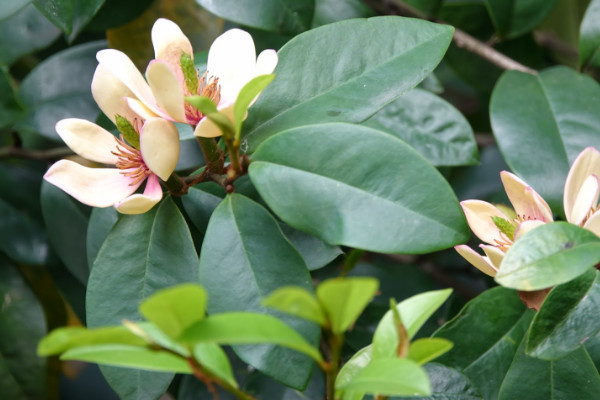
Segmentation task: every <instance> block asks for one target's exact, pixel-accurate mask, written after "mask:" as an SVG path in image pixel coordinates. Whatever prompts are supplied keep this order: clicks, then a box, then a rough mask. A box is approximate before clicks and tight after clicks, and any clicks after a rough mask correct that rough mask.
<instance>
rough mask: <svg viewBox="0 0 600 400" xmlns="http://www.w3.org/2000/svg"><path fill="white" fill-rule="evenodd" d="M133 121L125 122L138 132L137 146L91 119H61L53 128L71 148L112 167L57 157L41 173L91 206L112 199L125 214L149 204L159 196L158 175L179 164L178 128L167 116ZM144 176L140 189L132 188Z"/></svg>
mask: <svg viewBox="0 0 600 400" xmlns="http://www.w3.org/2000/svg"><path fill="white" fill-rule="evenodd" d="M121 118H123V119H125V118H124V117H121ZM125 121H126V120H125ZM129 122H131V121H129ZM132 122H133V123H131V124H129V126H130V127H132V129H133V130H134V132H133V133H134V134H137V135H139V149H138V148H136V146H134V145H133V144H132V143H129V144H128V143H127V142H126V141H125V139H123V135H122V136H121V138H120V139H119V138H116V137H115V136H113V135H112V134H111V133H110V132H108V131H106V130H105V129H103V128H101V127H99V126H98V125H96V124H94V123H92V122H89V121H86V120H82V119H77V118H70V119H63V120H61V121H59V122H58V123H57V124H56V131H57V132H58V134H59V136H60V137H61V138H62V139H63V140H64V142H65V143H66V144H67V146H69V147H70V148H71V150H73V151H74V152H75V153H77V154H78V155H80V156H81V157H84V158H86V159H88V160H91V161H95V162H99V163H104V164H113V165H115V166H116V168H89V167H84V166H83V165H80V164H78V163H76V162H74V161H70V160H60V161H58V162H56V163H54V164H53V165H52V166H51V167H50V169H49V170H48V172H46V174H45V175H44V179H45V180H46V181H48V182H50V183H52V184H53V185H55V186H58V187H59V188H61V189H62V190H64V191H65V192H67V193H68V194H70V195H71V196H73V197H74V198H76V199H77V200H79V201H80V202H82V203H84V204H87V205H90V206H94V207H109V206H111V205H114V207H115V208H116V209H117V210H118V211H119V212H121V213H124V214H141V213H144V212H146V211H148V210H150V209H151V208H152V207H153V206H154V205H155V204H156V203H158V202H159V201H160V199H161V198H162V188H161V186H160V182H159V180H158V178H160V179H162V180H166V179H168V177H169V176H170V175H171V173H172V172H173V170H174V169H175V165H176V164H177V159H178V157H179V132H178V131H177V128H175V126H174V125H173V124H172V123H171V122H169V121H166V120H164V119H161V118H150V119H148V120H146V121H142V120H139V119H137V120H133V121H132ZM131 141H135V140H134V139H132V140H131ZM144 181H145V182H146V186H145V188H144V191H143V193H137V194H136V193H135V192H136V190H137V189H138V188H139V187H140V186H141V185H142V183H144Z"/></svg>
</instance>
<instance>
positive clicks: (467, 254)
mask: <svg viewBox="0 0 600 400" xmlns="http://www.w3.org/2000/svg"><path fill="white" fill-rule="evenodd" d="M454 249H455V250H456V251H457V252H458V254H460V255H461V256H462V257H463V258H464V259H465V260H467V261H468V262H470V263H471V264H472V265H473V266H474V267H475V268H477V269H478V270H480V271H481V272H483V273H484V274H486V275H489V276H496V272H498V271H497V270H496V268H495V267H494V266H493V265H492V263H491V262H490V260H489V258H487V257H483V256H481V255H480V254H479V253H477V252H476V251H475V250H473V249H472V248H470V247H469V246H467V245H464V244H461V245H460V246H455V247H454Z"/></svg>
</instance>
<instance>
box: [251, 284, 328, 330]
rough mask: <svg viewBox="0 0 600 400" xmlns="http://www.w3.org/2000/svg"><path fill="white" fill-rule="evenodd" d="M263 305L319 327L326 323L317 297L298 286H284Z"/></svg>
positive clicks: (266, 299)
mask: <svg viewBox="0 0 600 400" xmlns="http://www.w3.org/2000/svg"><path fill="white" fill-rule="evenodd" d="M262 304H263V305H264V306H266V307H270V308H274V309H276V310H279V311H282V312H284V313H286V314H290V315H295V316H296V317H300V318H304V319H307V320H309V321H313V322H316V323H317V324H319V325H324V324H325V321H326V319H325V315H324V314H323V310H321V305H320V304H319V302H318V301H317V299H316V298H315V296H314V295H313V294H312V293H310V292H309V291H307V290H305V289H302V288H300V287H297V286H284V287H282V288H279V289H277V290H275V291H273V292H271V294H269V296H268V297H266V298H265V299H264V300H263V302H262Z"/></svg>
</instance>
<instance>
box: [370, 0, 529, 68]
mask: <svg viewBox="0 0 600 400" xmlns="http://www.w3.org/2000/svg"><path fill="white" fill-rule="evenodd" d="M363 2H364V3H366V4H367V5H368V6H369V7H371V8H372V9H374V10H376V11H378V12H382V13H386V14H396V15H403V16H405V17H413V18H420V19H425V20H429V21H433V22H437V23H440V24H447V23H446V22H444V21H442V20H440V19H437V18H430V17H428V16H427V15H425V14H424V13H422V12H421V11H419V10H416V9H414V8H412V7H411V6H409V5H407V4H406V3H404V2H403V1H402V0H363ZM447 25H448V24H447ZM452 40H453V41H454V43H455V44H456V45H457V46H458V47H460V48H463V49H465V50H467V51H470V52H471V53H473V54H476V55H478V56H479V57H481V58H483V59H484V60H487V61H488V62H489V63H491V64H494V65H495V66H497V67H500V68H502V69H505V70H516V71H521V72H526V73H528V74H533V75H535V74H537V71H536V70H534V69H532V68H529V67H527V66H525V65H523V64H521V63H519V62H518V61H515V60H513V59H512V58H510V57H507V56H505V55H504V54H502V53H500V52H499V51H497V50H495V49H494V48H493V47H491V46H489V45H487V44H485V43H484V42H482V41H481V40H479V39H476V38H474V37H473V36H471V35H469V34H468V33H466V32H464V31H462V30H460V29H458V28H456V27H455V28H454V36H453V37H452Z"/></svg>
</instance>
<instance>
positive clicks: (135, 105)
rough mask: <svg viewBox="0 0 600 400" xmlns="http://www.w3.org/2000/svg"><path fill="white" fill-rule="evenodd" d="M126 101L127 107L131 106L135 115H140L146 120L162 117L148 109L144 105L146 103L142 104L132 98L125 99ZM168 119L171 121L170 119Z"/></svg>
mask: <svg viewBox="0 0 600 400" xmlns="http://www.w3.org/2000/svg"><path fill="white" fill-rule="evenodd" d="M125 101H127V105H128V106H129V108H131V110H132V111H133V112H134V113H135V114H137V115H139V116H140V117H141V118H142V119H144V120H146V119H150V118H154V117H160V116H161V115H157V114H156V113H154V112H153V111H152V110H150V109H149V108H148V107H146V106H145V105H144V103H142V102H141V101H139V100H138V99H134V98H132V97H127V98H125ZM163 118H164V117H163ZM167 119H169V120H170V117H169V118H167Z"/></svg>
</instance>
